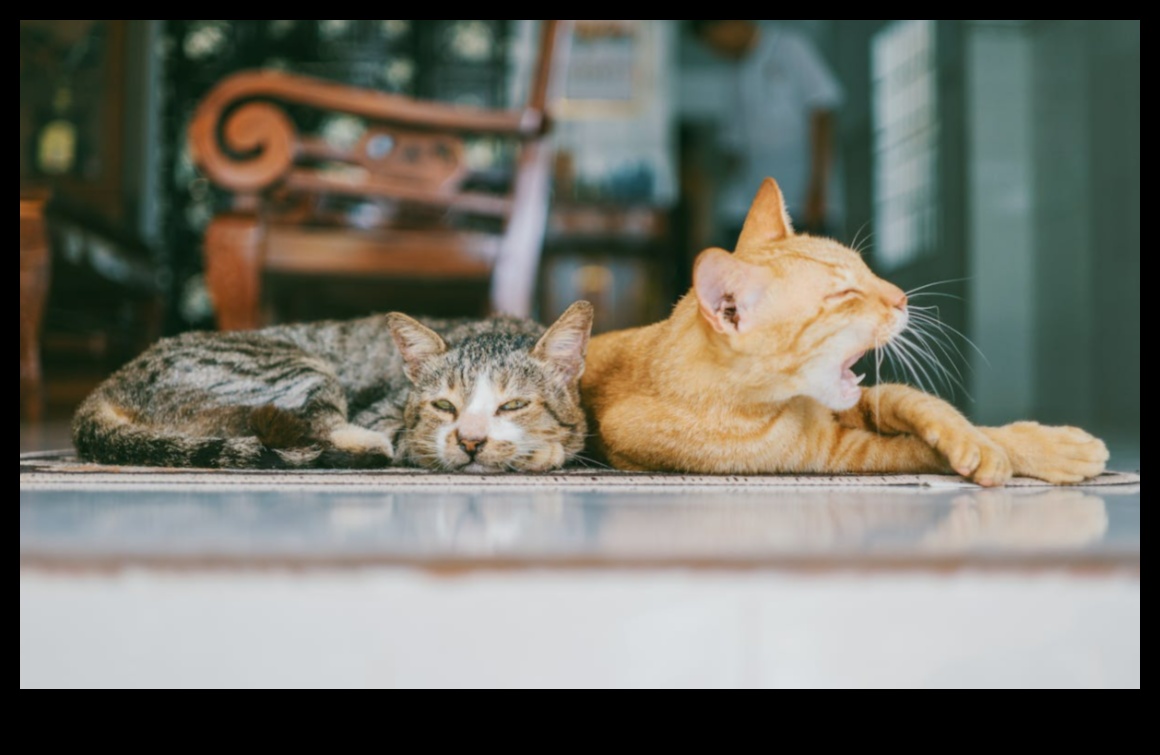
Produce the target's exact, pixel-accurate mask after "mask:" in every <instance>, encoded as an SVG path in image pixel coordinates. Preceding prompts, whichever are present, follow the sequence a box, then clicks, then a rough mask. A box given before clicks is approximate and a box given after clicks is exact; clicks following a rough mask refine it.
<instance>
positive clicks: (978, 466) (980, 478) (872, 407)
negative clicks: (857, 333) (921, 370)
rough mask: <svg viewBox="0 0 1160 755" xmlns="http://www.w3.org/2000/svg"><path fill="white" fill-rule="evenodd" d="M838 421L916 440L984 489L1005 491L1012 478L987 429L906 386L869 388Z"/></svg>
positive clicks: (1001, 451) (1009, 466)
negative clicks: (1004, 486) (989, 487)
mask: <svg viewBox="0 0 1160 755" xmlns="http://www.w3.org/2000/svg"><path fill="white" fill-rule="evenodd" d="M839 420H840V421H841V422H842V424H844V425H846V426H849V427H862V428H865V429H868V430H874V431H877V432H883V433H888V434H897V433H906V434H909V435H915V436H918V437H919V438H921V439H922V440H923V441H924V442H926V443H927V444H929V445H930V446H931V447H932V448H934V449H935V450H936V451H938V453H939V454H940V455H941V456H943V458H945V459H946V460H947V462H948V463H949V464H950V466H951V468H952V469H954V470H955V471H956V472H957V473H959V474H960V475H962V476H963V477H966V478H967V479H969V480H972V481H973V482H977V483H978V484H980V485H984V486H993V485H1002V484H1004V483H1005V482H1007V481H1008V480H1009V479H1011V475H1012V473H1013V472H1014V469H1013V467H1012V464H1011V459H1010V457H1009V455H1008V453H1007V450H1006V449H1005V448H1004V447H1003V445H1001V444H1000V443H999V442H996V439H993V438H992V437H990V436H989V435H988V434H987V433H986V432H985V431H984V428H980V427H976V426H975V425H973V424H971V422H970V420H968V419H967V418H966V417H964V416H963V415H962V414H961V413H959V411H958V410H957V409H955V408H954V407H953V406H951V405H950V404H948V403H947V402H946V401H943V400H942V399H941V398H939V397H937V396H932V395H930V394H929V393H923V392H922V391H919V390H916V389H914V388H911V387H910V386H907V385H892V384H885V385H876V386H874V387H872V388H867V389H866V390H864V391H862V397H861V398H860V399H859V401H858V404H857V405H856V406H855V407H854V408H853V409H848V410H847V411H845V412H842V413H841V414H840V415H839Z"/></svg>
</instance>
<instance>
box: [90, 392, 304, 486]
mask: <svg viewBox="0 0 1160 755" xmlns="http://www.w3.org/2000/svg"><path fill="white" fill-rule="evenodd" d="M249 427H250V431H251V432H252V433H253V434H252V435H249V434H248V435H243V436H240V437H206V436H198V435H188V434H182V433H179V432H174V431H173V430H167V429H164V428H159V427H156V426H154V425H150V424H144V423H141V422H139V421H137V419H136V417H135V412H133V411H132V410H131V409H128V408H125V407H123V406H119V405H117V404H116V403H115V402H113V401H111V400H110V399H109V398H108V397H106V396H101V395H94V396H92V397H90V398H89V399H87V400H86V401H85V402H84V403H83V404H81V407H80V408H79V409H78V410H77V413H76V416H75V417H74V418H73V427H72V430H73V443H74V444H75V445H76V449H77V454H78V455H79V456H80V458H82V459H84V460H86V461H95V462H99V463H101V464H129V465H139V466H151V467H209V468H229V469H294V468H302V467H311V466H316V465H317V462H318V461H319V459H320V457H321V456H322V455H323V452H324V450H325V449H324V448H323V446H322V445H320V444H318V443H316V442H312V441H311V440H310V438H309V433H308V426H307V424H306V423H305V422H304V421H303V420H301V419H299V418H298V417H297V416H295V415H294V414H292V413H291V412H288V411H285V410H282V409H278V408H277V407H274V406H270V405H267V406H261V407H256V408H254V409H253V410H252V411H250V413H249Z"/></svg>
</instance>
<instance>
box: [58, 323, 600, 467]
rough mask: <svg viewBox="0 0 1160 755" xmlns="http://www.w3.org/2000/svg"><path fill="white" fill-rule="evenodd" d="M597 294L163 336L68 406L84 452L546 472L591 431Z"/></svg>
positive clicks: (103, 456) (176, 461)
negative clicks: (585, 386) (582, 382)
mask: <svg viewBox="0 0 1160 755" xmlns="http://www.w3.org/2000/svg"><path fill="white" fill-rule="evenodd" d="M591 324H592V307H591V305H590V304H588V303H587V302H577V303H575V304H573V305H572V306H571V307H570V308H569V309H568V310H567V311H566V312H565V313H564V314H563V315H561V317H560V319H559V320H557V321H556V323H555V324H553V325H552V327H551V328H548V329H545V328H544V327H543V326H542V325H539V324H538V323H535V322H533V321H531V320H524V319H518V318H511V317H497V318H490V319H486V320H474V321H463V320H458V321H452V320H421V321H420V320H415V319H412V318H410V317H407V316H406V315H402V314H399V313H390V314H387V315H376V316H372V317H366V318H361V319H356V320H346V321H326V322H319V323H304V324H297V325H280V326H275V327H271V328H265V329H262V330H255V331H238V332H225V333H186V334H183V335H179V336H176V337H173V338H167V339H164V340H162V341H159V342H158V343H157V344H155V345H154V346H152V347H150V348H149V349H148V350H147V351H145V352H144V353H143V354H141V356H139V357H137V358H136V359H135V360H133V361H132V362H130V363H129V364H127V365H126V366H125V367H123V368H122V369H120V370H118V371H117V372H116V373H114V374H113V375H112V376H110V377H109V378H108V380H106V381H105V382H104V383H102V384H101V385H100V386H98V387H97V389H96V390H95V391H93V393H92V395H90V396H89V397H88V398H87V399H85V401H84V403H82V404H81V406H80V408H79V409H78V410H77V413H76V416H75V417H74V419H73V440H74V442H75V444H76V447H77V451H78V453H79V454H80V456H81V458H83V459H86V460H91V461H97V462H102V463H106V464H139V465H149V466H173V467H232V468H243V469H247V468H248V469H252V468H282V467H366V466H383V465H387V464H414V465H418V466H424V467H429V468H436V469H445V470H465V471H480V472H483V471H498V470H504V469H511V470H528V471H539V470H545V469H552V468H555V467H559V466H562V465H563V464H564V462H566V461H567V460H568V459H569V458H571V457H572V456H574V455H575V454H576V453H578V452H579V451H580V449H581V448H582V447H583V445H584V437H585V432H586V425H585V422H584V414H583V412H582V410H581V409H580V399H579V388H578V385H579V379H580V375H581V373H582V372H583V369H584V354H585V350H586V348H587V344H588V336H589V330H590V328H591Z"/></svg>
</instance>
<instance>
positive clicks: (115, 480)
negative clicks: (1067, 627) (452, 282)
mask: <svg viewBox="0 0 1160 755" xmlns="http://www.w3.org/2000/svg"><path fill="white" fill-rule="evenodd" d="M1139 484H1140V475H1138V474H1134V473H1130V472H1105V473H1104V474H1102V475H1100V476H1099V477H1097V478H1095V479H1093V480H1088V481H1087V482H1085V483H1083V485H1084V486H1085V487H1086V486H1138V485H1139ZM1008 486H1009V487H1021V488H1024V487H1026V488H1030V487H1048V484H1047V483H1045V482H1042V481H1040V480H1032V479H1029V478H1025V477H1017V478H1015V479H1013V480H1011V482H1009V483H1008ZM787 487H788V488H793V487H806V488H849V487H906V488H975V487H977V486H976V485H973V484H972V483H970V482H967V481H966V480H964V479H962V478H960V477H957V476H955V475H935V474H897V475H696V474H679V473H657V472H649V473H642V472H618V471H614V470H605V469H595V468H571V469H562V470H557V471H555V472H548V473H539V474H521V473H511V474H492V475H481V474H447V473H441V472H430V471H425V470H420V469H408V468H390V469H376V470H369V471H368V470H339V469H335V470H309V471H301V472H286V471H281V470H271V471H266V470H261V471H254V470H222V469H213V470H211V469H175V468H163V467H121V466H105V465H100V464H88V463H85V462H82V461H79V460H78V459H77V458H76V455H75V454H74V453H73V452H72V451H39V452H35V453H27V454H21V455H20V489H21V490H63V489H85V490H185V491H189V490H301V489H304V488H308V489H313V490H335V491H343V490H345V491H353V490H384V489H390V490H419V491H422V490H426V491H436V490H446V491H451V490H454V491H457V492H467V491H471V490H489V491H494V490H513V491H520V490H529V489H533V488H538V489H544V488H551V489H567V490H596V491H610V492H613V491H615V492H624V491H664V490H673V489H681V490H697V489H722V488H727V489H745V490H761V489H763V488H787ZM1109 492H1111V491H1109Z"/></svg>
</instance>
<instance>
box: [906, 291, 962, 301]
mask: <svg viewBox="0 0 1160 755" xmlns="http://www.w3.org/2000/svg"><path fill="white" fill-rule="evenodd" d="M924 296H942V297H944V298H947V299H955V300H957V301H962V300H963V297H961V296H959V295H958V294H948V293H946V292H945V291H921V292H919V293H917V294H907V295H906V297H907V298H908V299H921V298H922V297H924Z"/></svg>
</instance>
